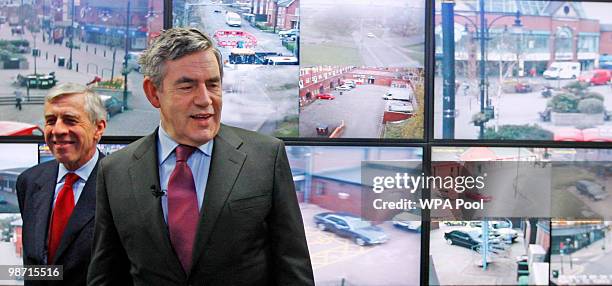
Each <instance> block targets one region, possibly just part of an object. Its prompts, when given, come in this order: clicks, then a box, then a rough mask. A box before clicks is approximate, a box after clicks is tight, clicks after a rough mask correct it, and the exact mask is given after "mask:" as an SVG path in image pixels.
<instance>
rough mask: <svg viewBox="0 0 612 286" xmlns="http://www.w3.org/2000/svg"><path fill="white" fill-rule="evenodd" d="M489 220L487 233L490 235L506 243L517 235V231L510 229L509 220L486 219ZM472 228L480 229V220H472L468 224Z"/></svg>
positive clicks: (511, 241)
mask: <svg viewBox="0 0 612 286" xmlns="http://www.w3.org/2000/svg"><path fill="white" fill-rule="evenodd" d="M488 222H489V233H490V234H491V235H492V236H495V237H498V238H499V239H501V240H503V241H504V242H507V243H514V242H516V239H517V238H518V236H519V233H518V231H516V230H514V229H512V224H511V223H510V221H502V220H499V221H488ZM468 225H469V226H470V227H472V228H476V229H477V230H478V231H481V228H482V221H472V222H470V223H469V224H468Z"/></svg>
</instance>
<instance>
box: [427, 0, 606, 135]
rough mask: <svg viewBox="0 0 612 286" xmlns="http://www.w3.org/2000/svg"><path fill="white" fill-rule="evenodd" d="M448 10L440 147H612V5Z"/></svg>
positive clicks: (437, 83) (441, 6)
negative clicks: (507, 143) (465, 142)
mask: <svg viewBox="0 0 612 286" xmlns="http://www.w3.org/2000/svg"><path fill="white" fill-rule="evenodd" d="M442 2H443V1H436V3H435V23H434V30H435V41H434V45H433V46H434V47H432V49H434V50H435V51H434V53H435V67H434V70H432V73H431V74H432V75H433V80H434V102H435V104H434V105H435V107H434V111H433V112H434V115H433V116H434V130H433V131H434V138H436V139H479V140H548V141H553V140H554V141H604V142H606V141H607V142H610V141H612V123H611V121H610V111H609V110H610V109H612V101H611V100H610V95H611V94H612V89H610V85H609V82H610V71H609V69H610V67H611V65H610V56H609V55H608V54H610V53H612V38H611V37H610V35H609V34H610V32H609V28H608V26H609V25H610V24H612V18H611V17H609V15H608V14H606V13H605V12H603V11H607V10H609V8H610V4H609V3H601V2H600V3H595V2H578V1H572V2H567V1H508V0H491V1H484V0H459V1H454V4H452V3H450V2H449V3H442Z"/></svg>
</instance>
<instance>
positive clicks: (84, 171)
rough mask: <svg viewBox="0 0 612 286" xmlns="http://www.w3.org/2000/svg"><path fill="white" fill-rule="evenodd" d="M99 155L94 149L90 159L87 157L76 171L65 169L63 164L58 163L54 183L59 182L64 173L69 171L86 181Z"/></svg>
mask: <svg viewBox="0 0 612 286" xmlns="http://www.w3.org/2000/svg"><path fill="white" fill-rule="evenodd" d="M99 156H100V155H99V154H98V150H97V149H96V152H95V153H94V155H93V157H91V159H89V161H87V163H85V165H83V166H81V167H80V168H78V169H76V171H70V170H68V169H66V167H64V164H62V163H60V164H59V170H58V172H57V182H55V183H56V184H57V183H59V182H61V181H62V180H63V179H64V177H65V176H66V174H68V173H70V172H72V173H75V174H77V176H79V178H80V179H82V180H85V181H87V179H88V178H89V175H91V172H92V171H93V169H94V168H95V167H96V162H98V157H99Z"/></svg>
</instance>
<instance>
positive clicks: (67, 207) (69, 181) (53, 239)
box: [47, 173, 79, 264]
mask: <svg viewBox="0 0 612 286" xmlns="http://www.w3.org/2000/svg"><path fill="white" fill-rule="evenodd" d="M78 179H79V176H78V175H77V174H75V173H68V174H66V177H65V179H64V186H63V187H62V189H61V190H60V191H59V194H58V195H57V199H56V200H55V207H54V208H53V215H52V217H51V226H50V227H49V228H50V229H51V231H49V253H48V255H47V262H48V263H49V264H52V263H54V262H55V253H56V251H57V248H58V247H59V244H60V241H61V240H62V234H64V230H65V229H66V225H68V219H70V215H71V214H72V210H73V209H74V191H73V190H72V185H74V183H75V182H76V181H77V180H78Z"/></svg>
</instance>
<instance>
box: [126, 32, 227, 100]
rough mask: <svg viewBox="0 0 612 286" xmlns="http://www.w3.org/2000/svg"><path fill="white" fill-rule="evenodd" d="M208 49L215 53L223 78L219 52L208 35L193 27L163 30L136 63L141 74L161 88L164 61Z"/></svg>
mask: <svg viewBox="0 0 612 286" xmlns="http://www.w3.org/2000/svg"><path fill="white" fill-rule="evenodd" d="M208 50H211V51H212V52H213V53H214V54H215V58H217V63H218V64H219V74H220V76H221V78H223V63H222V57H221V52H219V50H218V49H217V48H215V46H214V43H213V41H212V39H211V38H210V37H209V36H208V35H206V34H204V33H202V32H200V31H199V30H198V29H195V28H172V29H168V30H165V31H163V32H162V33H161V35H160V36H159V37H157V38H155V40H154V41H153V42H152V43H151V45H150V46H149V47H148V48H147V49H146V50H145V51H144V52H143V53H142V55H141V56H140V59H138V63H139V64H140V68H141V70H142V72H143V74H144V75H145V76H148V77H149V78H151V80H152V81H153V84H154V85H155V87H156V88H161V86H162V82H163V79H164V76H165V72H166V71H165V64H166V61H172V60H176V59H180V58H182V57H184V56H187V55H190V54H193V53H196V52H200V51H208Z"/></svg>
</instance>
